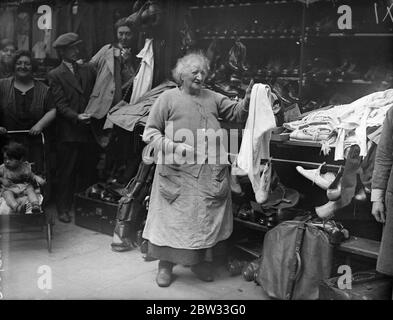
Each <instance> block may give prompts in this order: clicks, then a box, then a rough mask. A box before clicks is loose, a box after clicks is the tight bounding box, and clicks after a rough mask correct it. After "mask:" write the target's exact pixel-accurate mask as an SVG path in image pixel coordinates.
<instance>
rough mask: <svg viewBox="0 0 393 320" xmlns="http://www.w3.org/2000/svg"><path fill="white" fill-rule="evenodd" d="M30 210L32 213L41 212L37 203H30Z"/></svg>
mask: <svg viewBox="0 0 393 320" xmlns="http://www.w3.org/2000/svg"><path fill="white" fill-rule="evenodd" d="M31 212H32V213H33V214H40V213H42V209H41V206H40V205H39V204H38V203H32V204H31Z"/></svg>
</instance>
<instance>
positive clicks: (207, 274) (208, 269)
mask: <svg viewBox="0 0 393 320" xmlns="http://www.w3.org/2000/svg"><path fill="white" fill-rule="evenodd" d="M191 271H192V272H193V273H194V274H195V275H196V276H197V278H198V279H199V280H202V281H205V282H212V281H214V277H213V268H212V265H211V263H210V262H201V263H198V264H196V265H193V266H192V267H191Z"/></svg>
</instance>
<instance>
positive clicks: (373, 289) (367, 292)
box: [319, 270, 392, 300]
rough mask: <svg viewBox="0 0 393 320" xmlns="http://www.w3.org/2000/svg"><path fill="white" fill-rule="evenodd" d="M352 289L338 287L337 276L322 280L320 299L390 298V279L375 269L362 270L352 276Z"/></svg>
mask: <svg viewBox="0 0 393 320" xmlns="http://www.w3.org/2000/svg"><path fill="white" fill-rule="evenodd" d="M352 278H353V280H352V289H340V288H338V285H337V281H338V279H339V277H334V278H331V279H328V280H324V281H322V283H321V285H320V287H319V299H320V300H392V280H391V278H389V277H386V276H384V275H382V274H379V273H377V272H376V271H374V270H373V271H362V272H357V273H354V274H353V276H352Z"/></svg>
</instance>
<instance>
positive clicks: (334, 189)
mask: <svg viewBox="0 0 393 320" xmlns="http://www.w3.org/2000/svg"><path fill="white" fill-rule="evenodd" d="M343 172H344V168H343V167H342V166H340V169H339V170H338V172H337V175H336V178H335V179H334V181H333V182H332V183H331V185H330V186H329V188H328V189H327V190H326V196H327V198H328V199H329V200H330V201H335V200H338V199H339V198H340V196H341V178H342V175H343Z"/></svg>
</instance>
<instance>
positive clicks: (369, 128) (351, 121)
mask: <svg viewBox="0 0 393 320" xmlns="http://www.w3.org/2000/svg"><path fill="white" fill-rule="evenodd" d="M392 106H393V89H388V90H385V91H379V92H375V93H372V94H369V95H367V96H364V97H362V98H360V99H358V100H356V101H354V102H352V103H349V104H344V105H338V106H332V107H330V108H329V107H328V108H324V109H323V110H321V109H320V110H316V111H314V112H311V113H309V114H307V115H306V116H304V117H303V118H302V119H301V120H297V121H292V122H289V123H284V125H283V126H284V127H285V128H286V129H289V130H290V131H292V132H291V133H290V140H294V141H314V142H320V143H321V144H322V151H323V152H324V154H325V155H326V154H328V153H329V151H330V148H331V147H334V148H335V160H336V161H337V160H343V159H344V150H345V149H347V147H350V146H352V145H355V144H357V145H359V146H360V156H361V157H363V156H366V155H367V152H368V145H367V139H369V140H370V141H373V142H375V143H376V144H378V141H379V137H380V134H381V131H382V124H383V121H384V119H385V115H386V112H387V111H388V110H389V109H390V108H391V107H392Z"/></svg>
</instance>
